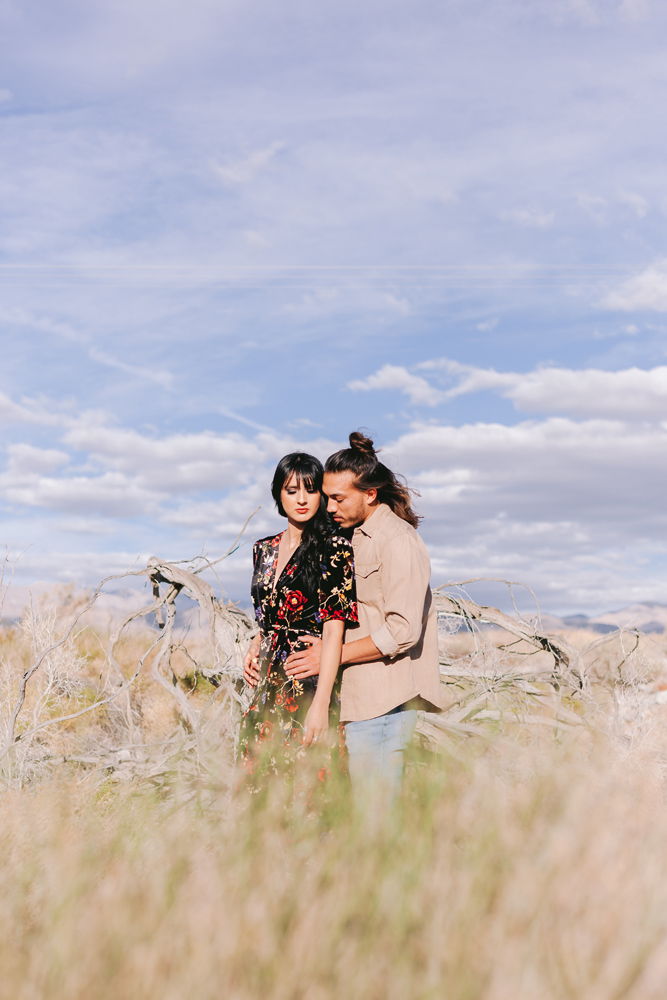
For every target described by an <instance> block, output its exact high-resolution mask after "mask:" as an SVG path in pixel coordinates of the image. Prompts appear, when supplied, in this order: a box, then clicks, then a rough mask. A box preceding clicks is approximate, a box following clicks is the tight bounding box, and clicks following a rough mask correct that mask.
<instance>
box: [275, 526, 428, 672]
mask: <svg viewBox="0 0 667 1000" xmlns="http://www.w3.org/2000/svg"><path fill="white" fill-rule="evenodd" d="M380 572H381V575H382V594H383V597H384V605H385V620H384V624H383V625H382V626H381V627H380V628H378V629H376V630H375V631H374V632H373V633H372V635H370V636H366V637H365V638H363V639H353V640H352V642H346V643H343V655H342V658H341V665H342V666H348V665H350V664H352V663H370V662H372V661H375V660H382V659H385V658H388V659H393V657H395V656H397V655H398V654H399V653H404V652H406V651H407V650H408V649H411V648H412V647H413V646H416V645H417V643H418V642H419V640H420V639H421V637H422V631H423V628H424V604H425V601H426V592H427V590H428V586H429V580H430V576H431V564H430V561H429V558H428V553H427V552H426V549H425V548H424V546H423V544H422V542H421V540H420V539H419V537H418V536H415V535H412V534H405V535H397V536H396V537H394V538H392V539H390V540H389V541H388V542H387V544H386V545H385V546H384V549H383V551H382V564H381V570H380ZM301 641H302V642H307V643H309V644H310V645H309V647H308V648H307V649H303V650H301V651H300V652H298V653H292V655H291V656H288V658H287V660H286V662H285V671H286V673H287V674H289V676H290V677H294V678H296V679H297V680H303V679H304V678H305V677H313V676H314V675H315V674H317V673H319V663H320V648H321V645H322V640H321V639H313V637H312V636H302V637H301Z"/></svg>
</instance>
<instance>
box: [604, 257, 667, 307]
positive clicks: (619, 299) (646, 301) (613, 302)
mask: <svg viewBox="0 0 667 1000" xmlns="http://www.w3.org/2000/svg"><path fill="white" fill-rule="evenodd" d="M601 305H602V307H603V308H604V309H619V310H621V311H623V312H631V311H633V310H635V309H650V310H651V311H653V312H667V258H663V259H662V260H658V261H656V262H655V264H652V265H651V266H650V267H648V268H647V269H646V270H645V271H643V272H642V273H641V274H638V275H636V276H635V277H634V278H630V279H628V280H627V281H624V282H623V283H622V284H621V285H620V286H619V287H618V288H617V289H616V290H615V291H612V292H609V294H608V295H606V296H605V297H604V298H603V299H602V302H601Z"/></svg>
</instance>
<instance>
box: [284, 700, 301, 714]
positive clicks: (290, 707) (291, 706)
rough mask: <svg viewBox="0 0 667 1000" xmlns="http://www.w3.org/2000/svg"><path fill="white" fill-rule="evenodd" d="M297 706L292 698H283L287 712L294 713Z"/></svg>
mask: <svg viewBox="0 0 667 1000" xmlns="http://www.w3.org/2000/svg"><path fill="white" fill-rule="evenodd" d="M298 707H299V706H298V705H297V703H296V702H295V700H294V698H285V708H286V709H287V711H288V712H296V710H297V708H298Z"/></svg>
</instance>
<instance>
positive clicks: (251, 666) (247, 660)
mask: <svg viewBox="0 0 667 1000" xmlns="http://www.w3.org/2000/svg"><path fill="white" fill-rule="evenodd" d="M261 641H262V637H261V636H260V634H259V633H257V635H256V636H255V638H254V639H253V640H252V642H251V643H250V646H249V647H248V652H247V653H246V654H245V656H244V658H243V679H244V681H245V682H246V684H247V685H248V687H251V688H254V687H257V685H258V684H259V678H260V673H259V663H258V659H259V646H260V643H261Z"/></svg>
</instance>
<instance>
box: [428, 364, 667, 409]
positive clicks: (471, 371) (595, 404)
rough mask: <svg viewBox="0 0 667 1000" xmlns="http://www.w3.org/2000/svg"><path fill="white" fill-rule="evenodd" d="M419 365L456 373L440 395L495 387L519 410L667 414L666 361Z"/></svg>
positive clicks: (451, 373)
mask: <svg viewBox="0 0 667 1000" xmlns="http://www.w3.org/2000/svg"><path fill="white" fill-rule="evenodd" d="M417 367H418V368H419V369H420V370H423V371H429V370H430V371H438V370H440V371H444V372H445V373H446V374H447V375H448V376H450V377H453V378H458V383H457V384H456V385H454V386H453V387H452V388H451V389H448V390H447V391H446V392H445V393H443V394H442V399H444V400H448V399H454V398H455V397H457V396H462V395H467V394H469V393H473V392H481V391H484V390H496V391H498V392H499V393H500V395H501V396H503V397H504V398H505V399H511V400H512V402H513V403H514V405H515V407H516V408H517V409H518V410H523V411H528V412H533V413H568V414H574V415H578V416H587V415H594V414H597V415H604V416H611V417H622V418H632V419H637V418H645V419H654V420H664V419H666V418H667V366H664V365H661V366H658V367H656V368H650V369H648V370H646V369H642V368H625V369H622V370H620V371H603V370H601V369H599V368H584V369H572V368H555V367H544V368H537V369H535V370H534V371H530V372H499V371H495V369H493V368H476V367H474V366H473V365H462V364H460V363H459V362H457V361H452V360H450V359H449V358H440V359H438V360H436V361H427V362H423V363H422V364H420V365H418V366H417Z"/></svg>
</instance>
